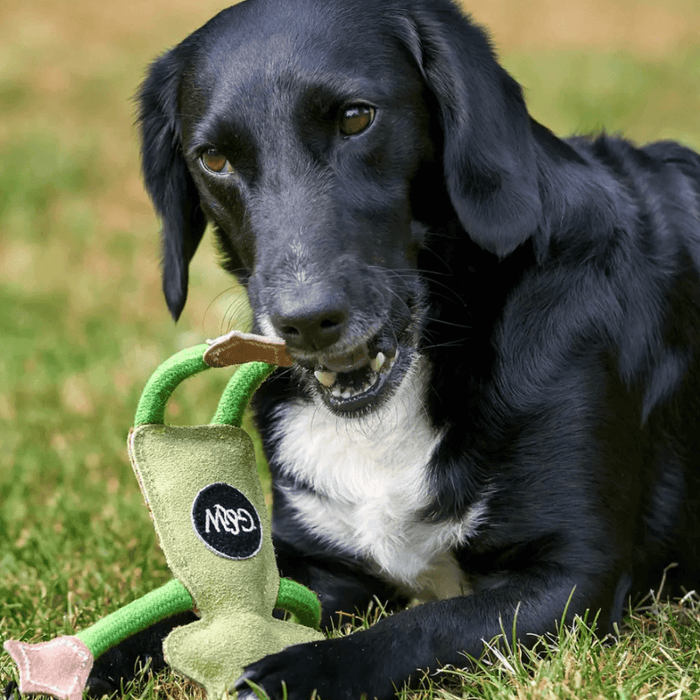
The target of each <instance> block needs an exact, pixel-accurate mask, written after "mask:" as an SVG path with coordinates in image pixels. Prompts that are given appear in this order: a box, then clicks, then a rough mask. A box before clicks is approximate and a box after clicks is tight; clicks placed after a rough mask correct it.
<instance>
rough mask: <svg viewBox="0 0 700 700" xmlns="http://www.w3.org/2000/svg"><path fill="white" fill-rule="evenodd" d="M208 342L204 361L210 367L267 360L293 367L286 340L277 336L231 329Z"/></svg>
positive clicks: (271, 362) (281, 365) (271, 363)
mask: <svg viewBox="0 0 700 700" xmlns="http://www.w3.org/2000/svg"><path fill="white" fill-rule="evenodd" d="M208 342H209V347H208V348H207V351H206V352H205V353H204V361H205V362H206V363H207V364H208V365H209V366H210V367H228V366H229V365H242V364H243V363H245V362H267V363H268V364H270V365H278V366H280V367H291V365H293V364H294V360H292V358H291V356H290V355H289V353H288V352H287V348H286V345H285V343H284V341H283V340H279V339H277V338H266V337H265V336H263V335H255V334H254V333H241V331H231V332H230V333H227V334H226V335H222V336H221V337H219V338H216V339H215V340H211V341H208Z"/></svg>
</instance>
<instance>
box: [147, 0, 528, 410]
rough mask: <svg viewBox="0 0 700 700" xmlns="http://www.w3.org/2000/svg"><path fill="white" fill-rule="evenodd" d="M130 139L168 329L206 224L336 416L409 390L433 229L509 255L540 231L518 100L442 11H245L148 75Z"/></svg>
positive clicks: (258, 318)
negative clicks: (149, 207)
mask: <svg viewBox="0 0 700 700" xmlns="http://www.w3.org/2000/svg"><path fill="white" fill-rule="evenodd" d="M140 127H141V136H142V154H143V170H144V176H145V181H146V186H147V188H148V191H149V193H150V195H151V197H152V199H153V202H154V204H155V207H156V209H157V211H158V213H159V214H160V216H161V217H162V219H163V248H164V257H163V285H164V291H165V295H166V299H167V302H168V306H169V308H170V311H171V313H172V314H173V316H174V317H175V318H177V317H178V316H179V315H180V313H181V311H182V309H183V306H184V304H185V299H186V295H187V282H188V272H187V270H188V264H189V262H190V260H191V258H192V256H193V255H194V252H195V250H196V248H197V245H198V243H199V241H200V239H201V237H202V234H203V232H204V228H205V226H206V223H207V222H208V221H209V222H211V223H212V224H213V226H214V230H215V232H216V236H217V238H218V241H219V245H220V248H221V250H222V251H223V253H224V257H225V266H226V268H227V269H228V270H230V271H231V272H232V273H233V274H235V275H236V276H237V277H238V278H239V279H240V280H241V281H242V282H243V284H244V285H246V287H247V289H248V293H249V298H250V302H251V306H252V308H253V312H254V318H255V325H256V328H257V330H259V331H262V332H264V333H267V334H271V335H275V336H278V337H281V338H283V339H284V340H286V342H287V345H288V348H289V350H290V352H291V354H292V355H293V356H294V358H295V359H296V360H297V362H298V364H299V366H300V368H302V370H305V371H303V372H302V373H303V376H305V377H306V379H307V381H308V383H309V387H311V388H312V389H313V390H314V391H315V392H317V394H318V395H319V396H320V397H321V398H322V399H323V400H324V401H325V403H326V404H327V405H328V406H329V408H330V409H331V410H333V411H335V412H336V413H344V414H346V415H354V414H356V413H357V412H359V411H362V410H368V409H370V408H372V407H373V406H375V405H377V404H378V403H380V401H381V399H382V397H384V396H387V395H388V394H390V393H391V391H392V389H393V388H394V387H396V386H397V385H398V383H399V382H400V380H401V378H402V376H403V374H404V372H405V370H406V368H407V367H408V364H409V361H410V358H411V356H412V354H413V352H414V351H415V348H416V345H417V342H418V334H419V332H420V330H421V327H422V324H423V322H424V317H425V315H426V314H427V313H429V309H427V301H426V295H425V280H424V279H423V277H422V273H423V272H424V270H421V269H420V268H421V264H420V255H421V251H422V250H424V249H425V248H426V246H429V245H431V242H430V237H431V236H432V235H434V234H435V235H436V236H438V237H439V235H440V233H439V229H440V227H445V226H448V225H450V224H449V222H450V221H454V222H457V225H459V226H460V227H461V229H463V231H464V232H466V233H463V234H462V235H464V236H467V235H468V236H469V237H471V239H472V240H473V241H475V242H476V243H478V244H479V245H480V246H481V247H483V248H485V249H486V250H489V251H491V252H493V253H495V254H496V255H500V256H502V255H505V254H508V253H510V252H511V251H512V250H513V249H515V248H516V247H517V246H518V245H519V244H520V243H522V242H523V241H524V240H525V239H527V238H528V237H529V236H530V235H531V234H532V233H533V231H534V230H535V229H536V228H537V226H538V221H539V219H540V208H541V204H540V197H539V192H538V185H537V172H536V167H535V159H534V153H533V149H534V146H533V138H532V135H531V131H530V121H529V117H528V115H527V111H526V109H525V106H524V103H523V100H522V97H521V93H520V89H519V87H518V85H517V84H516V83H515V81H513V80H512V79H511V78H510V76H508V74H507V73H506V72H505V71H504V70H502V69H501V68H500V67H499V66H498V64H497V63H496V61H495V60H494V58H493V55H492V52H491V48H490V46H489V42H488V40H487V39H486V37H485V36H484V34H483V33H482V32H481V30H479V29H477V28H476V27H474V26H473V25H472V24H470V23H469V22H468V21H467V20H466V19H465V18H463V17H462V16H461V15H460V14H459V13H458V12H457V10H456V9H455V8H454V7H453V6H452V5H451V4H450V3H449V2H446V1H443V0H430V1H428V0H406V1H405V2H399V1H397V0H372V1H370V2H364V3H362V5H361V7H360V6H357V5H353V4H352V3H347V2H344V1H341V0H330V1H328V2H316V1H314V0H295V1H292V2H290V0H247V2H244V3H242V4H239V5H236V6H234V7H232V8H229V9H228V10H224V11H223V12H221V13H220V14H219V15H217V16H216V17H215V18H214V19H212V20H211V21H210V22H208V23H207V24H206V25H205V26H204V27H202V28H201V29H199V30H198V31H197V32H195V33H194V34H192V35H190V36H189V37H188V38H187V39H186V40H185V41H183V42H182V43H181V44H180V45H178V46H177V47H175V48H174V49H173V50H171V51H170V52H168V53H166V54H165V55H163V56H162V57H160V58H159V59H158V60H157V61H156V62H155V63H154V64H153V65H152V67H151V69H150V72H149V74H148V77H147V79H146V81H145V82H144V84H143V86H142V89H141V92H140ZM460 264H461V262H460V261H454V267H455V269H456V270H458V269H459V266H460ZM448 284H449V282H448Z"/></svg>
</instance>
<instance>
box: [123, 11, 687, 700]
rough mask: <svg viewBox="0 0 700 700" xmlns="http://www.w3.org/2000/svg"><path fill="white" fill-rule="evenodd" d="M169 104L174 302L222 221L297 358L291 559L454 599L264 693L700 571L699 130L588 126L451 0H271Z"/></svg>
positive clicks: (161, 175)
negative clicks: (693, 147) (647, 140)
mask: <svg viewBox="0 0 700 700" xmlns="http://www.w3.org/2000/svg"><path fill="white" fill-rule="evenodd" d="M140 110H141V111H140V126H141V134H142V139H143V144H142V145H143V167H144V173H145V180H146V186H147V188H148V190H149V192H150V194H151V196H152V198H153V201H154V203H155V206H156V209H157V210H158V212H159V213H160V215H161V216H162V218H163V223H164V229H163V244H164V263H163V280H164V289H165V295H166V297H167V301H168V305H169V308H170V310H171V312H172V314H173V316H175V318H177V317H178V315H179V314H180V312H181V311H182V308H183V306H184V304H185V298H186V294H187V276H188V273H187V269H188V263H189V262H190V259H191V258H192V256H193V254H194V252H195V250H196V248H197V245H198V243H199V241H200V239H201V237H202V234H203V232H204V228H205V226H206V224H207V222H211V223H212V224H213V227H214V231H215V233H216V236H217V239H218V242H219V244H220V248H221V251H222V253H223V255H224V259H225V262H224V264H225V267H226V269H227V270H229V271H230V272H231V273H233V274H234V275H236V276H237V277H238V279H239V280H241V281H242V283H243V284H244V285H245V286H246V287H247V290H248V293H249V296H250V301H251V305H252V308H253V310H254V314H255V326H256V330H257V331H260V332H263V333H267V334H271V335H275V336H278V337H281V338H283V339H285V340H286V342H287V345H288V348H289V350H290V352H291V354H292V355H293V356H294V358H295V360H296V366H295V368H293V369H292V370H291V371H290V370H284V371H279V372H278V373H277V374H275V375H273V377H272V378H271V379H270V380H269V381H268V382H267V383H266V384H265V385H264V386H263V387H262V388H261V390H260V392H259V393H258V395H257V420H258V425H259V429H260V433H261V435H262V439H263V442H264V445H265V448H266V450H267V455H268V458H269V462H270V467H271V470H272V473H273V480H274V539H275V546H276V551H277V555H278V558H279V566H280V568H281V571H282V573H283V574H284V575H286V576H291V577H293V578H296V579H298V580H299V581H301V582H303V583H305V584H307V585H308V586H310V587H312V588H313V589H315V590H316V591H317V592H318V593H319V595H320V597H321V600H322V603H323V609H324V621H325V623H326V624H331V623H332V622H333V621H334V620H337V619H338V613H339V612H341V611H347V612H354V611H356V610H363V609H365V608H366V606H367V604H368V603H369V602H370V601H371V600H372V599H373V598H375V597H376V598H379V599H380V600H381V601H388V603H389V605H390V607H393V608H395V609H398V608H400V607H402V606H404V605H405V604H406V603H407V601H408V600H409V599H413V598H417V599H418V600H420V601H423V603H424V604H422V605H419V606H416V607H411V608H409V609H408V610H405V611H401V612H398V613H397V614H395V615H393V616H391V617H389V618H388V619H384V620H382V621H380V622H379V623H377V624H376V625H374V626H372V627H371V628H370V629H368V630H366V631H362V632H359V633H355V634H352V635H350V636H346V637H343V638H338V639H333V640H329V641H325V642H322V643H315V644H306V645H299V646H294V647H291V648H288V649H286V650H284V651H283V652H281V653H279V654H276V655H274V656H270V657H267V658H265V659H263V660H262V661H260V662H258V663H256V664H253V665H252V666H251V667H249V668H248V669H247V671H246V673H245V674H244V676H243V678H242V679H241V680H240V681H239V683H238V688H239V689H241V690H242V695H244V696H246V697H247V696H248V695H251V691H249V690H248V686H247V683H246V682H245V681H246V680H252V681H254V682H255V683H257V684H259V685H261V686H262V687H263V688H264V689H265V690H266V691H267V692H268V693H269V694H270V695H271V697H273V698H278V697H281V692H282V682H284V683H286V687H287V692H288V697H289V698H293V699H294V700H297V699H298V700H306V699H307V698H309V697H310V695H311V694H312V691H313V690H314V689H317V690H318V692H319V694H320V696H321V697H322V698H326V699H329V700H340V699H341V698H352V699H355V698H359V697H360V696H361V695H362V694H366V695H367V696H368V697H370V698H373V697H377V698H388V697H391V696H392V695H393V694H394V692H395V687H400V686H401V685H402V684H403V683H405V682H411V683H415V682H417V681H418V680H419V679H420V677H421V674H420V673H419V671H418V669H431V670H433V671H435V670H437V669H440V668H441V667H442V666H443V665H446V664H455V665H457V666H461V665H464V664H465V663H467V655H472V656H478V655H479V654H480V653H481V651H482V646H483V642H484V640H490V639H491V638H493V637H494V636H495V635H497V634H498V633H499V632H500V631H501V629H502V627H503V628H505V629H506V630H510V629H511V627H512V625H513V620H514V617H515V618H516V626H517V633H518V636H519V637H520V639H521V640H522V641H523V642H524V643H525V644H529V643H531V642H532V640H533V639H534V637H533V636H532V635H541V634H543V633H547V632H551V631H554V630H555V629H556V627H557V623H558V621H561V619H562V616H563V615H564V613H565V610H566V611H567V612H566V616H567V619H571V618H572V617H573V616H574V615H583V614H584V613H585V611H587V610H590V611H591V615H593V614H597V615H598V618H597V624H598V628H599V630H600V631H601V632H602V633H607V632H608V631H609V630H611V629H612V626H613V624H614V623H616V622H618V621H619V620H620V618H621V615H622V612H623V606H624V604H625V603H626V602H627V600H628V597H629V596H630V595H633V594H634V592H635V591H642V592H645V591H647V590H648V589H649V588H650V587H656V586H657V585H658V583H659V581H660V580H661V576H662V572H663V570H664V568H665V567H666V566H667V565H668V564H670V563H672V562H675V563H677V564H678V566H677V567H676V568H675V569H672V570H671V571H670V578H671V579H672V580H671V581H670V583H672V584H673V585H674V586H675V588H674V590H682V587H684V586H688V587H692V586H695V585H697V584H698V583H700V577H699V575H698V574H699V572H700V566H699V565H700V540H699V537H700V522H699V519H700V516H699V513H700V469H698V462H699V461H700V460H699V455H700V364H699V362H700V358H699V357H698V349H699V346H698V344H699V342H700V307H699V306H698V304H699V302H700V278H699V276H698V269H699V268H700V213H699V212H700V157H699V156H698V155H697V154H695V153H693V152H692V151H690V150H687V149H685V148H683V147H681V146H679V145H677V144H674V143H670V142H665V143H655V144H651V145H648V146H646V147H644V148H637V147H635V146H633V145H632V144H630V143H629V142H627V141H624V140H621V139H612V138H608V137H606V136H600V137H598V138H594V139H589V138H574V139H569V140H566V141H563V140H560V139H558V138H557V137H556V136H554V135H553V134H552V133H551V132H550V131H548V130H547V129H546V128H545V127H543V126H541V125H540V124H538V123H537V122H535V121H533V120H532V119H531V118H530V117H529V115H528V113H527V110H526V107H525V104H524V101H523V98H522V95H521V90H520V88H519V86H518V85H517V83H516V82H515V81H514V80H513V79H512V78H511V77H510V76H509V75H508V74H507V73H506V72H505V71H504V70H503V69H502V68H501V67H500V66H499V65H498V63H497V62H496V60H495V58H494V55H493V52H492V49H491V47H490V44H489V41H488V39H487V38H486V36H485V35H484V33H483V32H482V30H480V29H479V28H477V27H476V26H474V25H473V24H472V23H470V21H469V20H468V19H466V18H465V17H463V16H462V15H460V13H459V12H458V10H457V9H456V8H455V7H454V6H453V5H452V4H450V3H449V2H447V0H365V1H364V2H361V3H349V2H346V1H345V0H342V1H341V0H324V1H323V2H320V1H317V0H248V1H247V2H244V3H243V4H240V5H237V6H235V7H232V8H230V9H228V10H225V11H223V12H222V13H221V14H219V15H218V16H216V17H215V18H214V19H212V20H211V21H210V22H209V23H207V24H206V25H205V26H204V27H202V28H201V29H200V30H198V31H197V32H195V33H194V34H192V35H191V36H189V37H188V38H187V39H185V41H183V42H182V43H181V44H180V45H179V46H177V47H175V48H174V49H173V50H172V51H170V52H168V53H166V54H165V55H164V56H162V57H161V58H159V59H158V60H157V61H156V62H155V63H154V64H153V66H152V67H151V70H150V73H149V75H148V77H147V79H146V81H145V83H144V85H143V87H142V90H141V93H140ZM670 590H671V589H669V591H670ZM567 603H568V608H567ZM131 648H132V650H133V649H134V648H135V647H134V646H133V644H132V647H131ZM122 652H123V653H125V652H124V650H122Z"/></svg>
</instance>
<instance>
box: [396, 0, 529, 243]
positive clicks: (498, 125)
mask: <svg viewBox="0 0 700 700" xmlns="http://www.w3.org/2000/svg"><path fill="white" fill-rule="evenodd" d="M414 8H415V9H414V10H413V11H411V15H410V17H406V16H404V17H403V18H402V21H401V22H400V25H399V26H400V27H401V29H400V31H401V39H402V41H403V42H404V44H405V45H406V46H407V47H408V49H409V50H410V52H411V53H412V54H413V56H414V58H415V60H416V61H417V63H418V66H419V68H420V70H421V72H422V74H423V77H424V80H425V82H426V84H427V86H428V88H429V90H430V91H431V92H432V94H433V95H434V97H435V99H436V100H437V104H438V106H439V116H440V123H441V127H442V130H443V139H444V141H443V144H444V154H443V162H444V170H445V177H446V182H447V187H448V193H449V196H450V199H451V201H452V204H453V206H454V208H455V211H456V212H457V215H458V216H459V219H460V221H461V223H462V225H463V226H464V228H465V229H466V231H467V232H468V233H469V235H470V236H471V237H472V238H473V239H474V240H475V241H476V242H477V243H478V244H479V245H480V246H482V247H483V248H485V249H486V250H489V251H491V252H493V253H496V254H497V255H499V256H505V255H507V254H508V253H510V252H512V251H513V250H514V249H515V248H516V247H517V246H518V245H520V244H521V243H522V242H523V241H525V240H526V239H527V238H528V237H529V236H530V235H531V234H532V233H534V232H535V230H536V229H537V227H538V224H539V222H540V218H541V213H542V203H541V200H540V194H539V189H538V181H537V177H538V175H537V163H536V160H535V153H534V140H533V136H532V133H531V126H530V117H529V115H528V112H527V109H526V107H525V102H524V100H523V96H522V91H521V89H520V86H519V85H518V83H517V82H516V81H515V80H514V79H513V78H511V76H510V75H508V73H506V71H505V70H504V69H503V68H502V67H501V66H500V65H499V64H498V63H497V61H496V58H495V56H494V52H493V50H492V47H491V44H490V41H489V39H488V37H487V36H486V34H485V33H484V31H483V30H482V29H481V28H479V27H477V26H475V25H473V24H471V23H470V21H469V20H468V19H467V18H466V17H464V16H462V15H461V14H460V12H459V11H458V10H457V9H456V7H454V6H453V5H452V3H449V2H446V1H441V0H433V2H431V3H426V2H417V3H415V4H414Z"/></svg>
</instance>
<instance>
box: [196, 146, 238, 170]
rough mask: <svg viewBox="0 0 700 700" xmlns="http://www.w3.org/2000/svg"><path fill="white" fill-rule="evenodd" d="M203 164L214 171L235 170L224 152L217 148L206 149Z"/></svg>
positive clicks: (202, 158) (202, 157)
mask: <svg viewBox="0 0 700 700" xmlns="http://www.w3.org/2000/svg"><path fill="white" fill-rule="evenodd" d="M201 161H202V165H203V166H204V167H205V168H206V169H207V170H210V171H211V172H213V173H232V172H234V170H233V167H231V163H229V162H228V160H227V159H226V156H225V155H224V154H223V153H219V151H217V150H216V149H215V148H210V149H209V150H207V151H204V153H202V156H201Z"/></svg>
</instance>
